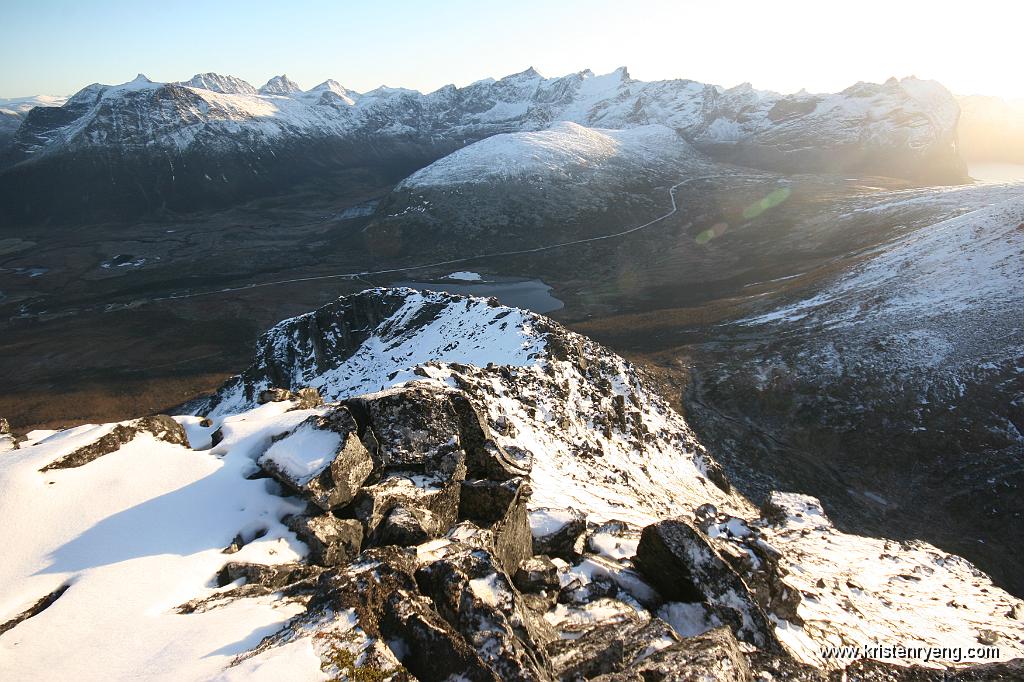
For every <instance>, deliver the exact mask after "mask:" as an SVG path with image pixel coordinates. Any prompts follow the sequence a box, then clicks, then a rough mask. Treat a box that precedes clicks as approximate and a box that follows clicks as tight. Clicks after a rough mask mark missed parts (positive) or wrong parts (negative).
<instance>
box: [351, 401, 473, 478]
mask: <svg viewBox="0 0 1024 682" xmlns="http://www.w3.org/2000/svg"><path fill="white" fill-rule="evenodd" d="M346 405H348V406H349V407H350V409H351V410H352V411H353V413H354V414H355V415H356V417H357V418H358V419H359V421H360V424H361V425H362V426H363V431H364V433H363V437H364V440H365V441H366V442H367V443H368V444H369V445H370V447H371V449H372V450H373V456H374V459H375V460H376V464H377V466H378V468H379V469H380V470H381V471H382V472H384V473H387V472H389V471H395V470H399V471H416V472H419V473H423V474H429V475H433V476H439V477H441V478H444V479H447V480H461V479H463V478H465V477H466V453H465V452H464V451H463V449H462V445H461V443H460V441H459V434H460V422H459V416H458V414H456V412H455V408H454V406H453V405H452V402H451V400H450V398H449V393H448V392H447V391H443V390H439V389H437V388H434V387H429V388H428V387H424V386H421V385H417V384H411V385H406V386H398V387H396V388H392V389H389V390H387V391H381V392H380V393H373V394H370V395H366V396H360V397H359V398H353V399H351V400H348V401H346Z"/></svg>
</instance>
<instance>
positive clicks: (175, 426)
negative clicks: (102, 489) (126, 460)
mask: <svg viewBox="0 0 1024 682" xmlns="http://www.w3.org/2000/svg"><path fill="white" fill-rule="evenodd" d="M141 433H147V434H149V435H151V436H152V437H154V438H156V439H157V440H162V441H164V442H165V443H171V444H172V445H182V446H185V447H188V437H187V436H186V435H185V429H183V428H182V427H181V424H179V423H178V422H176V421H174V419H172V418H171V417H168V416H167V415H166V414H157V415H153V416H151V417H143V418H141V419H136V420H134V421H130V422H127V423H125V424H118V425H117V426H115V427H114V428H113V429H112V430H111V431H110V432H109V433H108V434H106V435H105V436H102V437H100V438H98V439H97V440H95V441H93V442H92V443H89V444H88V445H84V446H82V447H80V448H78V449H77V450H75V451H74V452H72V453H70V454H67V455H64V456H63V457H61V458H60V459H58V460H56V461H53V462H50V463H49V464H47V465H46V466H44V467H43V468H42V469H40V471H50V470H52V469H72V468H74V467H80V466H83V465H85V464H88V463H89V462H92V461H94V460H97V459H99V458H100V457H103V456H104V455H109V454H110V453H112V452H115V451H117V450H119V449H120V448H121V446H122V445H124V444H126V443H129V442H131V441H132V440H133V439H134V438H135V437H136V436H138V435H139V434H141Z"/></svg>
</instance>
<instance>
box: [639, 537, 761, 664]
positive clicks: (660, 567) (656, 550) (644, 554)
mask: <svg viewBox="0 0 1024 682" xmlns="http://www.w3.org/2000/svg"><path fill="white" fill-rule="evenodd" d="M635 563H636V565H637V567H638V568H639V569H640V571H641V572H642V573H643V574H644V575H645V576H646V578H647V579H648V580H649V581H650V583H651V584H652V585H653V586H654V587H655V588H656V589H657V590H658V591H659V592H660V593H661V596H662V597H664V598H665V599H666V600H668V601H683V602H687V601H688V602H694V601H704V602H706V603H707V604H708V606H709V607H710V609H711V611H712V612H713V613H714V614H715V615H716V616H718V618H719V619H721V621H722V622H723V623H727V624H728V625H729V626H730V627H731V628H732V629H733V631H734V632H735V633H736V636H737V637H739V638H740V639H741V640H743V641H745V642H749V643H751V644H754V645H755V646H758V647H765V648H768V649H772V650H777V649H780V648H781V645H780V644H779V642H778V640H777V638H776V636H775V631H774V628H773V627H772V625H771V622H770V621H769V620H768V617H767V616H766V615H765V613H764V611H763V610H762V608H761V607H760V606H759V605H758V604H757V602H756V601H755V600H754V598H753V597H752V595H751V594H750V591H749V589H748V587H747V585H746V584H745V583H744V582H743V579H742V578H741V577H740V575H739V574H738V573H737V572H736V571H735V570H734V569H733V568H732V567H731V566H730V565H729V563H728V562H727V561H726V560H725V559H723V558H722V556H721V554H720V553H719V552H718V550H717V549H715V547H714V545H713V544H712V542H711V541H710V540H709V539H708V537H707V536H706V535H704V533H702V532H701V531H700V530H698V529H697V528H694V527H693V526H691V525H690V523H689V522H687V521H686V520H684V519H669V520H666V521H660V522H658V523H655V524H652V525H650V526H647V527H646V528H644V530H643V533H642V535H641V536H640V544H639V545H638V547H637V555H636V559H635Z"/></svg>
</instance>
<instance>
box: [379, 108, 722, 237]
mask: <svg viewBox="0 0 1024 682" xmlns="http://www.w3.org/2000/svg"><path fill="white" fill-rule="evenodd" d="M714 170H719V171H720V172H724V171H722V170H721V169H717V168H716V167H715V164H713V163H711V162H709V161H707V160H705V159H704V158H703V157H702V156H701V155H700V154H699V153H698V152H696V151H695V150H694V149H693V147H691V146H690V145H689V144H688V143H687V142H686V141H685V140H684V139H683V138H682V137H681V136H680V135H679V134H677V133H676V132H675V131H674V130H672V129H670V128H668V127H666V126H662V125H647V126H639V127H636V128H628V129H625V130H606V129H595V128H586V127H584V126H581V125H578V124H576V123H569V122H560V123H555V124H553V125H552V126H551V127H550V128H547V129H545V130H540V131H533V132H523V133H503V134H499V135H494V136H492V137H488V138H486V139H483V140H481V141H479V142H475V143H473V144H471V145H468V146H466V147H463V148H462V149H459V150H457V151H455V152H453V153H451V154H449V155H448V156H445V157H443V158H441V159H439V160H437V161H435V162H434V163H432V164H430V165H429V166H427V167H426V168H423V169H421V170H419V171H417V172H416V173H413V174H412V175H411V176H409V177H408V178H406V179H405V180H403V181H402V182H400V183H399V184H398V185H397V186H396V187H395V189H394V190H392V191H391V192H390V193H389V194H388V196H387V197H386V198H385V199H384V200H383V201H382V202H381V203H380V205H379V206H378V207H377V210H376V214H375V216H374V219H373V221H372V222H371V224H370V225H369V226H368V227H367V228H366V229H365V233H366V234H367V235H368V239H369V240H370V242H371V243H375V244H381V243H383V244H389V245H392V246H393V248H396V249H397V248H404V249H405V250H408V249H416V250H417V251H420V252H421V251H422V250H423V249H424V248H426V247H425V245H426V244H433V245H439V246H444V245H448V244H452V243H453V242H452V238H453V237H457V238H458V242H457V243H458V244H459V245H460V248H461V247H462V246H464V245H465V244H466V243H477V244H479V245H480V247H479V249H480V250H486V251H492V252H493V251H496V250H498V249H499V248H502V247H506V248H509V249H523V248H529V247H531V246H538V245H545V244H550V243H552V242H555V241H559V240H562V241H564V240H566V239H569V238H571V237H574V236H576V237H588V236H593V235H595V234H603V233H606V232H608V231H610V227H616V226H619V225H624V224H625V225H628V224H630V223H631V222H634V221H636V216H637V215H640V216H643V215H652V216H653V215H657V212H658V211H659V210H661V211H664V206H663V205H664V203H665V200H664V198H663V196H658V195H659V194H661V193H660V192H657V193H652V190H653V189H660V188H662V187H666V188H667V187H668V186H669V185H672V184H675V183H677V182H678V181H679V180H680V179H681V178H683V177H686V176H687V175H690V176H697V175H702V174H704V175H706V174H709V173H711V172H712V171H714ZM554 226H557V232H556V233H555V234H552V232H553V229H555V228H554ZM402 245H407V246H402ZM435 248H436V247H435Z"/></svg>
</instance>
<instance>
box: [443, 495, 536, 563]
mask: <svg viewBox="0 0 1024 682" xmlns="http://www.w3.org/2000/svg"><path fill="white" fill-rule="evenodd" d="M531 492H532V491H531V489H530V486H529V485H528V484H527V483H526V481H525V480H524V479H522V478H513V479H509V480H505V481H494V480H486V479H485V480H476V481H463V482H462V487H461V497H460V500H459V518H460V519H464V520H469V521H472V522H473V523H475V524H477V525H478V526H480V527H482V528H487V529H489V530H491V531H492V532H493V533H494V552H495V555H496V556H497V558H498V561H500V562H501V565H502V567H503V568H504V569H505V572H506V573H508V574H509V575H513V574H515V572H516V569H518V568H519V565H520V563H522V562H523V561H525V560H527V559H529V558H530V557H531V556H533V539H532V536H531V535H530V523H529V520H528V518H527V512H526V502H527V500H529V498H530V494H531Z"/></svg>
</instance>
